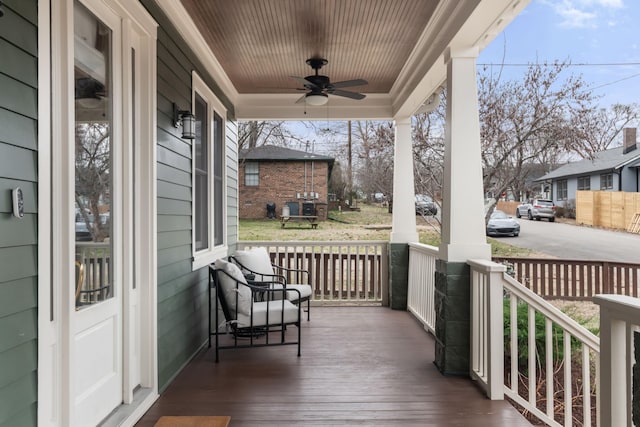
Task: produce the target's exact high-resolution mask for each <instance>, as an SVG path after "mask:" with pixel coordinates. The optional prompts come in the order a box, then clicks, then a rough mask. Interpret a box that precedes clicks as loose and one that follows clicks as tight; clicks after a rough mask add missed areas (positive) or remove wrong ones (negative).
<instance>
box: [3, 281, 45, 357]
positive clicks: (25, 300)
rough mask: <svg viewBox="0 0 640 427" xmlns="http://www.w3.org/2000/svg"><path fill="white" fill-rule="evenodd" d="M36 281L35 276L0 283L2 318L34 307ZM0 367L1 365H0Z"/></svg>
mask: <svg viewBox="0 0 640 427" xmlns="http://www.w3.org/2000/svg"><path fill="white" fill-rule="evenodd" d="M37 298H38V281H37V278H36V277H35V276H30V277H25V278H23V279H17V280H11V281H9V282H3V283H0V313H2V315H3V317H6V316H9V315H13V314H16V313H19V312H21V311H26V310H29V309H32V308H35V307H36V301H37ZM0 366H6V365H2V364H1V363H0Z"/></svg>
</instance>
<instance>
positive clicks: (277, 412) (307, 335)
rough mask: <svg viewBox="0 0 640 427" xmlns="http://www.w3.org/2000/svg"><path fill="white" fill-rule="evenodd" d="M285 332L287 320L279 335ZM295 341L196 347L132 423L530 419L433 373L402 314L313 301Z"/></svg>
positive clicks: (257, 425)
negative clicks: (169, 419) (168, 419)
mask: <svg viewBox="0 0 640 427" xmlns="http://www.w3.org/2000/svg"><path fill="white" fill-rule="evenodd" d="M288 333H289V334H291V335H292V336H294V334H295V333H296V331H295V327H294V328H291V330H290V331H289V332H288ZM302 340H303V341H302V356H301V357H300V358H298V357H296V347H295V346H284V347H269V348H265V347H263V348H254V349H242V350H224V351H221V353H220V363H218V364H216V363H215V362H214V354H213V351H210V350H209V351H203V352H202V353H201V354H199V355H198V356H197V357H196V358H195V359H194V360H193V361H192V362H191V363H190V364H189V365H188V366H187V367H186V368H185V369H184V371H183V372H182V373H180V375H178V377H177V378H176V379H175V381H174V382H173V383H172V384H171V385H170V386H169V387H168V388H167V390H166V391H165V392H164V393H163V394H162V396H160V398H159V399H158V401H157V402H156V403H155V404H154V406H153V407H152V408H151V409H150V410H149V411H148V412H147V414H145V416H144V417H143V418H142V419H141V420H140V421H139V422H138V424H136V426H138V427H152V426H153V425H154V423H155V422H156V421H157V420H158V418H159V417H160V416H162V415H230V416H231V423H230V424H229V426H230V427H249V426H252V427H265V426H313V427H315V426H327V427H329V426H509V427H518V426H530V424H529V423H528V422H527V421H526V420H525V419H524V417H522V415H520V414H519V413H518V412H517V411H516V410H515V409H514V408H513V407H512V406H511V405H509V404H508V403H507V402H505V401H491V400H488V399H487V398H485V397H484V396H483V395H482V393H481V392H480V390H479V389H478V388H477V387H476V386H475V385H474V384H473V383H472V382H471V381H470V380H469V379H467V378H460V377H446V376H443V375H441V374H440V373H439V372H438V370H437V369H436V367H435V365H434V364H433V360H434V353H433V349H434V341H433V337H432V336H431V335H429V334H427V333H426V332H425V331H424V330H423V329H422V327H421V326H420V325H419V324H418V323H417V322H416V321H415V320H414V319H413V318H412V317H411V315H410V314H409V313H407V312H404V311H395V310H391V309H388V308H382V307H314V310H313V314H312V320H311V321H310V322H307V321H305V322H304V324H303V330H302Z"/></svg>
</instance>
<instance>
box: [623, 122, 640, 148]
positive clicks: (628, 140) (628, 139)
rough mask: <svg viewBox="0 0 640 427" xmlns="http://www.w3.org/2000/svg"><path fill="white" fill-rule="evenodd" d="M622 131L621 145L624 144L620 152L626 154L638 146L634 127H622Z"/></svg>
mask: <svg viewBox="0 0 640 427" xmlns="http://www.w3.org/2000/svg"><path fill="white" fill-rule="evenodd" d="M622 132H623V133H622V145H623V146H624V148H623V149H622V154H627V153H629V152H631V151H633V150H635V149H636V148H637V147H638V146H637V145H636V128H624V129H622Z"/></svg>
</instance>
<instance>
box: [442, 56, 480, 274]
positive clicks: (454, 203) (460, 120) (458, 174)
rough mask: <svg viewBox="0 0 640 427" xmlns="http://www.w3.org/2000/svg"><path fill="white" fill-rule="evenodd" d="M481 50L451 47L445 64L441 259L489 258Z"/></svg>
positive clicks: (457, 260)
mask: <svg viewBox="0 0 640 427" xmlns="http://www.w3.org/2000/svg"><path fill="white" fill-rule="evenodd" d="M477 56H478V50H477V49H476V48H471V49H453V48H449V50H448V51H447V52H446V54H445V61H446V63H447V121H446V128H445V166H444V188H443V203H442V239H441V244H440V258H441V259H443V260H446V261H452V262H465V261H466V260H467V259H470V258H478V259H491V247H490V245H489V244H487V239H486V236H485V223H484V193H483V185H482V159H481V155H480V153H481V151H480V150H481V147H480V121H479V117H478V90H477V86H476V58H477Z"/></svg>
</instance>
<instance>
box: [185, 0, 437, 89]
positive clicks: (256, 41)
mask: <svg viewBox="0 0 640 427" xmlns="http://www.w3.org/2000/svg"><path fill="white" fill-rule="evenodd" d="M439 1H440V0H349V1H344V0H239V1H234V2H229V1H228V0H206V1H205V0H181V2H182V4H183V6H184V8H185V9H186V11H187V12H188V13H189V15H190V16H191V18H192V19H193V21H194V22H195V24H196V27H197V29H198V30H199V31H200V32H201V34H202V36H203V37H204V39H205V41H206V42H207V43H208V45H209V47H210V49H211V51H212V52H213V54H214V55H215V57H216V58H217V60H218V61H219V62H220V64H221V66H222V67H223V69H224V70H225V72H226V74H227V76H228V77H229V79H230V80H231V82H232V83H233V85H234V86H235V88H236V90H237V91H238V93H240V94H243V93H277V92H280V93H281V92H283V90H284V91H285V92H286V91H287V90H290V91H291V92H292V93H296V88H297V87H299V85H298V83H297V82H296V80H294V79H292V78H291V77H290V76H300V77H304V76H307V75H310V74H313V71H312V69H311V68H310V67H309V66H308V65H307V64H306V63H305V61H306V60H307V59H308V58H311V57H322V58H326V59H327V60H328V61H329V63H328V64H327V65H326V66H325V67H323V68H322V70H321V72H320V74H324V75H327V76H329V77H330V79H331V81H332V82H337V81H342V80H351V79H365V80H367V81H368V82H369V84H368V85H367V86H366V87H354V88H353V89H354V90H356V91H362V92H366V93H387V92H389V90H390V89H391V87H392V85H393V84H394V82H395V81H396V79H397V78H398V75H399V74H400V72H401V70H402V68H403V66H404V65H405V63H406V62H407V60H408V59H409V57H410V55H411V53H412V50H413V49H414V47H415V46H416V43H417V41H418V39H419V38H420V36H421V35H422V33H423V32H424V30H425V28H426V26H427V24H428V22H429V21H430V19H431V17H432V15H433V12H434V10H436V7H437V5H438V2H439Z"/></svg>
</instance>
